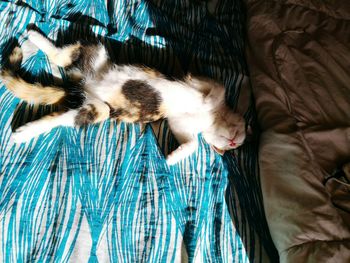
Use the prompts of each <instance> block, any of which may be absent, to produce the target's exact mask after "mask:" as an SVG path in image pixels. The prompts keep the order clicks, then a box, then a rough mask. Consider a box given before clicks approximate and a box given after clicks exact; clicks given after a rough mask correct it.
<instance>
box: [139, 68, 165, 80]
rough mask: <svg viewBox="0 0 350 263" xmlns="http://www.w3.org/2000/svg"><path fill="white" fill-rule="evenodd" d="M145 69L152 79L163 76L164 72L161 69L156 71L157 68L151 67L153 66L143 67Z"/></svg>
mask: <svg viewBox="0 0 350 263" xmlns="http://www.w3.org/2000/svg"><path fill="white" fill-rule="evenodd" d="M143 71H144V72H145V73H146V74H147V75H148V76H149V77H150V78H152V79H155V78H161V77H162V74H161V73H160V72H159V71H156V70H154V69H151V68H147V67H145V68H143Z"/></svg>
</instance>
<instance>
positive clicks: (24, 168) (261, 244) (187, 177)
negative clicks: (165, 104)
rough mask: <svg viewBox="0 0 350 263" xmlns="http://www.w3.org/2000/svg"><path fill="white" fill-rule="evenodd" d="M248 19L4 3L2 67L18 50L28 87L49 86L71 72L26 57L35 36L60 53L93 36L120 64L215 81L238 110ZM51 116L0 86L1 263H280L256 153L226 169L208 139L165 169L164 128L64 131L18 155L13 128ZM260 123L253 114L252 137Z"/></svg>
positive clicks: (140, 3)
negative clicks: (15, 47) (31, 27)
mask: <svg viewBox="0 0 350 263" xmlns="http://www.w3.org/2000/svg"><path fill="white" fill-rule="evenodd" d="M242 10H243V6H242V3H241V2H240V1H239V0H234V1H233V0H217V1H215V0H213V1H203V2H202V1H192V0H191V1H190V0H188V1H186V0H174V1H163V0H158V1H156V0H154V1H149V0H130V1H125V0H124V1H122V0H113V1H102V0H99V1H82V0H41V1H37V0H23V1H1V2H0V21H1V22H0V23H1V27H0V49H1V56H2V59H4V58H5V56H7V55H8V53H9V52H10V50H11V43H14V42H15V41H14V40H16V41H17V42H18V43H19V44H20V45H21V46H22V47H23V50H24V55H25V58H24V63H23V65H22V73H23V74H24V75H25V74H30V75H31V76H33V78H34V79H33V81H39V80H40V81H41V82H44V83H52V82H53V81H54V77H53V76H60V75H61V73H63V71H62V69H59V68H57V67H54V66H53V65H50V63H49V62H48V60H47V58H46V57H45V55H44V54H43V53H42V52H41V51H38V50H37V49H34V48H33V47H31V46H30V43H28V42H29V41H27V39H26V34H25V30H26V27H27V26H28V24H30V23H34V24H35V25H36V26H37V27H38V28H40V29H41V30H42V31H43V32H44V33H45V34H46V35H47V36H48V37H49V38H51V39H52V40H53V41H55V42H56V43H58V44H62V43H66V42H67V41H73V40H75V39H79V38H81V37H84V35H85V34H88V32H90V31H91V32H93V34H94V35H95V36H96V37H99V38H101V39H102V38H103V39H104V43H105V44H106V45H108V46H109V49H110V50H111V51H112V55H113V56H114V59H115V60H116V61H122V62H123V63H125V62H127V63H144V64H146V65H149V66H153V67H156V68H158V69H160V70H162V71H163V72H165V73H167V74H174V75H176V74H182V73H183V72H195V73H200V74H203V75H206V76H210V77H212V78H215V79H218V80H221V81H222V82H223V83H224V84H225V86H226V87H227V101H228V102H229V103H230V104H231V105H232V106H233V107H235V108H237V105H238V104H239V101H240V96H239V95H240V92H241V87H242V83H243V81H244V79H245V78H246V77H247V69H246V65H245V61H244V41H243V39H244V33H243V31H244V19H245V16H244V15H243V11H242ZM62 32H65V33H64V34H63V33H62ZM9 43H10V44H9ZM248 88H249V85H248ZM250 105H253V104H252V101H250ZM53 110H55V109H54V107H51V106H32V105H28V104H26V103H25V102H21V101H19V100H18V99H17V98H15V97H14V96H13V95H12V94H11V93H10V92H9V91H7V90H6V88H5V87H4V86H3V85H1V88H0V172H1V174H0V261H1V262H179V261H181V260H183V261H185V262H187V261H188V262H250V261H251V262H263V261H264V262H266V260H268V259H269V258H273V256H274V253H275V251H274V248H273V245H272V243H271V240H270V236H269V234H268V229H267V225H266V222H265V219H264V213H263V208H262V198H261V193H260V187H259V179H258V171H257V142H256V141H255V142H254V141H253V142H250V143H247V144H245V145H244V146H243V147H242V148H241V149H240V150H237V151H236V152H234V153H227V154H226V155H225V156H224V157H223V158H222V157H220V156H218V155H216V154H214V152H213V151H212V150H211V149H210V147H209V146H208V145H207V144H206V143H205V142H204V141H203V140H202V139H201V143H200V148H199V150H198V151H197V152H196V154H194V155H193V156H191V157H190V158H187V159H186V160H184V161H182V162H181V163H179V164H178V165H175V166H171V167H169V166H167V164H166V162H165V159H164V154H167V152H168V151H169V149H174V147H176V142H175V139H174V138H173V136H172V135H171V133H170V132H169V129H168V127H167V123H166V121H162V122H159V123H155V124H153V125H147V126H146V127H145V128H143V127H140V125H137V124H135V125H131V124H125V123H116V122H115V121H113V120H111V121H106V122H104V123H101V124H98V125H91V126H88V127H82V128H65V127H61V128H57V129H54V130H53V131H51V132H50V133H47V134H44V135H41V136H40V137H38V138H36V139H33V140H32V141H30V142H28V143H25V144H14V143H13V141H12V139H11V133H12V130H13V129H14V128H15V127H18V126H20V125H21V124H23V123H26V122H28V121H30V120H34V119H37V118H39V117H40V116H43V115H44V114H46V113H48V112H51V111H53ZM254 114H255V113H254V109H253V107H252V106H249V107H248V110H247V111H246V112H245V117H246V119H247V120H249V121H250V122H252V125H253V126H254V123H255V115H254Z"/></svg>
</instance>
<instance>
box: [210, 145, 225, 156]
mask: <svg viewBox="0 0 350 263" xmlns="http://www.w3.org/2000/svg"><path fill="white" fill-rule="evenodd" d="M212 148H213V149H214V151H215V152H217V153H218V154H220V155H221V156H223V155H224V154H225V150H221V149H219V148H217V147H215V146H214V145H212Z"/></svg>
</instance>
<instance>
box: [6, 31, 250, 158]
mask: <svg viewBox="0 0 350 263" xmlns="http://www.w3.org/2000/svg"><path fill="white" fill-rule="evenodd" d="M27 32H28V39H29V40H30V41H31V42H32V43H33V44H34V45H36V46H37V47H38V48H39V49H41V50H42V51H43V52H44V53H45V54H46V55H47V56H48V58H49V60H50V62H52V63H53V64H56V65H58V66H60V67H63V68H65V70H66V73H67V76H68V80H69V81H68V83H70V84H71V90H74V92H78V93H79V94H80V95H81V96H82V97H83V99H82V103H81V104H80V105H78V106H77V105H75V104H76V101H72V99H70V94H69V93H70V88H69V87H68V89H67V88H66V89H64V88H62V87H61V86H54V85H51V86H43V85H42V84H39V83H35V84H31V83H29V82H27V81H25V80H24V79H23V78H21V77H20V76H19V75H18V73H17V71H18V69H19V67H20V65H21V62H22V58H23V55H22V50H21V48H20V47H16V48H15V49H14V50H13V52H12V54H11V55H10V57H9V62H8V65H7V66H6V67H4V68H3V70H2V71H1V78H2V81H3V83H4V84H5V85H6V87H7V88H8V89H9V90H10V91H11V92H12V93H13V94H14V95H15V96H16V97H18V98H20V99H23V100H25V101H27V102H29V103H35V104H58V105H64V107H62V110H60V111H58V112H55V113H52V114H50V115H47V116H44V117H42V118H41V119H39V120H36V121H32V122H29V123H27V124H26V125H24V126H21V127H19V128H18V129H17V130H16V131H15V132H14V133H13V139H14V141H15V142H17V143H20V142H25V141H29V140H30V139H31V138H33V137H35V136H38V135H40V134H42V133H45V132H49V131H50V130H51V129H53V128H55V127H58V126H70V127H73V126H82V125H87V124H90V123H98V122H102V121H104V120H106V119H108V118H113V119H116V120H117V121H124V122H129V123H134V122H141V123H148V122H152V121H157V120H159V119H161V118H167V119H168V123H169V127H170V129H171V131H172V133H173V134H174V135H175V137H176V139H177V140H178V142H179V144H180V146H179V147H178V148H177V149H176V150H175V151H173V152H172V153H170V154H169V155H168V156H167V163H168V164H169V165H172V164H175V163H177V162H178V161H180V160H182V159H184V158H185V157H187V156H189V155H191V154H192V153H193V152H195V150H196V149H197V147H198V134H199V133H202V135H203V138H204V139H205V141H206V142H207V143H209V144H210V145H211V146H212V147H213V148H214V150H215V151H217V152H218V153H220V154H223V153H224V152H225V151H227V150H231V149H234V148H237V147H238V146H240V145H241V144H242V143H243V141H244V139H245V121H244V119H243V118H242V117H241V116H240V115H238V114H236V113H234V112H233V111H232V110H231V109H230V108H229V107H228V106H226V105H225V88H224V87H223V85H221V84H219V83H217V82H215V81H213V80H211V79H207V78H198V77H191V76H188V77H186V78H185V79H184V80H169V79H168V78H166V77H165V76H163V75H162V74H161V73H159V72H158V71H155V70H153V69H150V68H147V67H142V66H131V65H117V64H114V63H112V62H111V60H110V58H109V56H108V52H107V51H106V49H105V48H104V46H103V45H101V44H96V45H95V44H84V45H83V44H81V43H79V42H77V43H75V44H71V45H67V46H64V47H62V48H58V47H56V46H55V45H53V44H52V42H51V41H50V40H49V39H47V38H46V37H45V36H43V35H42V34H41V33H39V32H37V31H35V30H29V31H27Z"/></svg>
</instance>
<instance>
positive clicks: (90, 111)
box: [75, 104, 98, 126]
mask: <svg viewBox="0 0 350 263" xmlns="http://www.w3.org/2000/svg"><path fill="white" fill-rule="evenodd" d="M97 116H98V112H97V110H96V107H95V105H93V104H87V105H86V106H84V107H83V108H81V109H80V110H79V112H78V115H77V116H76V117H75V125H77V126H82V125H86V124H90V123H94V122H95V120H96V119H97Z"/></svg>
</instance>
